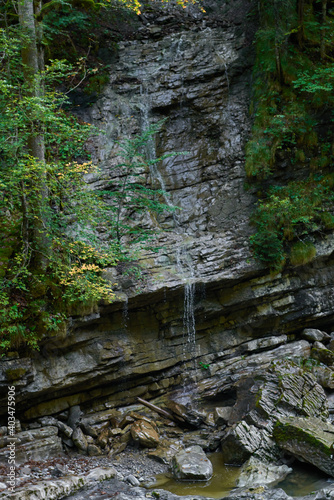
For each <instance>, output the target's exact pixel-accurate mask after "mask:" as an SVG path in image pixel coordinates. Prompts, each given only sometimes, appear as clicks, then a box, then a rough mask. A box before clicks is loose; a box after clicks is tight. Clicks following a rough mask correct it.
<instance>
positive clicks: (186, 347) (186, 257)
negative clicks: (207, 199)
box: [140, 37, 197, 392]
mask: <svg viewBox="0 0 334 500" xmlns="http://www.w3.org/2000/svg"><path fill="white" fill-rule="evenodd" d="M181 44H182V37H181V38H180V40H179V43H178V45H177V47H176V55H177V56H178V57H180V47H181ZM140 93H141V96H142V97H143V99H142V102H141V105H140V110H141V121H142V130H143V131H145V130H147V129H149V127H150V117H149V113H150V96H149V92H148V82H147V81H146V82H144V81H143V84H142V85H141V92H140ZM145 153H146V156H147V159H148V160H149V163H150V174H151V179H152V182H154V180H155V181H156V182H157V184H158V185H159V189H161V190H162V192H163V197H164V202H165V204H166V205H167V206H169V207H171V208H172V207H173V204H172V203H171V200H170V198H169V196H168V194H167V189H166V184H165V181H164V178H163V176H162V175H161V172H160V171H159V169H158V166H157V163H156V162H155V161H154V160H156V149H155V141H154V138H153V137H152V136H150V137H149V139H148V141H147V143H146V151H145ZM152 160H153V161H152ZM172 214H173V226H174V227H173V229H174V231H175V233H177V234H181V235H182V236H183V239H184V240H185V238H186V234H185V233H184V230H183V229H182V227H181V225H180V222H179V220H178V217H177V214H176V213H175V211H174V210H173V212H172ZM175 259H176V270H177V273H178V275H179V276H180V277H181V279H182V281H183V283H184V309H183V310H184V313H183V360H184V362H186V361H187V359H191V360H192V365H193V366H190V367H189V368H188V370H185V373H184V375H185V377H184V386H183V390H184V392H187V389H186V386H187V384H188V382H189V381H190V380H189V381H188V380H186V379H191V371H193V373H194V375H193V378H194V379H195V381H196V372H197V369H196V360H195V358H196V354H197V353H196V323H195V308H194V302H195V269H194V264H193V261H192V258H191V255H190V253H189V250H188V248H187V245H186V243H182V244H181V245H180V246H178V247H177V249H176V252H175Z"/></svg>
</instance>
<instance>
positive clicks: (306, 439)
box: [273, 417, 334, 477]
mask: <svg viewBox="0 0 334 500" xmlns="http://www.w3.org/2000/svg"><path fill="white" fill-rule="evenodd" d="M273 436H274V439H275V440H276V442H277V444H278V445H279V446H280V447H281V448H282V449H283V450H285V451H287V452H288V453H290V454H291V455H293V456H294V457H296V458H297V459H298V460H301V461H303V462H307V463H310V464H312V465H314V466H316V467H318V469H320V470H322V471H323V472H325V473H326V474H329V475H330V476H333V477H334V461H333V459H332V458H333V455H334V426H333V425H331V424H329V423H327V422H324V421H322V420H321V419H320V418H315V417H308V418H302V417H286V418H284V417H282V418H280V420H279V421H278V422H277V423H276V425H275V428H274V433H273Z"/></svg>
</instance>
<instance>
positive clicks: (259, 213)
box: [246, 0, 334, 270]
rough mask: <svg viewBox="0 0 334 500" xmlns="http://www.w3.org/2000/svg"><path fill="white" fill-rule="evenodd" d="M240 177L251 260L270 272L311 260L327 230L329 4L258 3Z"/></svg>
mask: <svg viewBox="0 0 334 500" xmlns="http://www.w3.org/2000/svg"><path fill="white" fill-rule="evenodd" d="M257 5H258V11H259V24H260V28H259V30H258V32H257V34H256V40H255V43H256V63H255V67H254V84H253V104H252V110H251V111H252V113H253V115H254V125H253V130H252V137H251V140H250V141H249V142H248V144H247V146H246V173H247V176H248V178H249V180H250V182H252V183H254V184H255V186H256V187H257V191H258V196H259V202H258V206H257V209H256V211H255V213H254V214H253V217H252V220H253V223H254V224H255V226H256V228H257V232H256V233H255V234H254V235H253V236H252V238H251V245H252V248H253V251H254V255H255V256H256V257H257V258H258V259H260V260H261V261H263V262H264V263H265V264H266V265H268V266H269V267H271V268H272V269H274V270H280V269H282V268H283V266H284V265H285V263H286V262H287V261H289V262H290V264H292V265H294V266H298V265H303V264H305V263H307V262H309V261H310V260H311V259H312V258H313V257H314V256H315V247H314V246H313V245H312V241H311V240H312V233H314V232H317V233H319V234H324V233H325V232H326V231H328V230H331V229H333V227H334V204H333V201H334V200H333V184H334V173H333V162H334V142H333V130H334V115H333V112H334V97H333V89H334V29H333V27H334V3H333V1H332V0H273V1H268V0H260V1H259V2H257Z"/></svg>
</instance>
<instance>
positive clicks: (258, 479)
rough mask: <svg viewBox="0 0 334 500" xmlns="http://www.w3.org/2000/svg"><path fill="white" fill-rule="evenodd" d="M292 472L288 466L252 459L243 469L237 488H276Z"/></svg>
mask: <svg viewBox="0 0 334 500" xmlns="http://www.w3.org/2000/svg"><path fill="white" fill-rule="evenodd" d="M290 472H292V469H291V468H290V467H288V466H287V465H273V464H269V463H266V462H262V461H261V460H258V459H257V458H255V457H251V458H250V459H249V460H247V462H246V463H245V464H244V465H243V467H242V470H241V473H240V476H239V478H238V480H237V486H238V487H247V488H250V487H254V486H259V485H268V486H269V485H270V486H274V485H275V484H277V483H278V482H280V481H283V479H285V478H286V476H287V475H288V474H290Z"/></svg>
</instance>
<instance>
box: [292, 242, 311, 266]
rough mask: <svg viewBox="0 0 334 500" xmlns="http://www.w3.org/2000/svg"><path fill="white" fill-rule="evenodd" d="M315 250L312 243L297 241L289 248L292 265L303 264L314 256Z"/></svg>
mask: <svg viewBox="0 0 334 500" xmlns="http://www.w3.org/2000/svg"><path fill="white" fill-rule="evenodd" d="M316 253H317V250H316V248H315V246H314V245H313V244H312V243H309V242H306V243H304V242H302V241H298V243H296V244H295V245H293V246H292V248H291V253H290V262H291V264H292V265H293V266H296V267H297V266H304V265H305V264H307V263H308V262H311V261H312V260H313V259H314V257H315V256H316Z"/></svg>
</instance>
